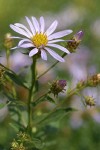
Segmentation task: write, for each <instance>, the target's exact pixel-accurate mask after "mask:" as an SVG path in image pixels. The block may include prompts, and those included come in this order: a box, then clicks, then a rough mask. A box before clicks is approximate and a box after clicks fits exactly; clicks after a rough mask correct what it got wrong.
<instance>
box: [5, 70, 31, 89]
mask: <svg viewBox="0 0 100 150" xmlns="http://www.w3.org/2000/svg"><path fill="white" fill-rule="evenodd" d="M5 74H6V75H7V76H8V77H9V78H10V79H11V80H12V81H13V82H15V83H16V84H17V85H20V86H23V87H25V88H28V87H26V86H25V84H24V81H23V79H22V78H21V77H19V76H18V75H17V74H15V73H13V72H9V71H6V73H5Z"/></svg>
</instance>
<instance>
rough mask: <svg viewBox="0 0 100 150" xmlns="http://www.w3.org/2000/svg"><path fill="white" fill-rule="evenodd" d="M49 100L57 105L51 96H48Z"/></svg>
mask: <svg viewBox="0 0 100 150" xmlns="http://www.w3.org/2000/svg"><path fill="white" fill-rule="evenodd" d="M46 98H47V100H48V101H49V102H51V103H54V104H55V101H54V99H53V98H52V97H50V96H49V95H47V97H46Z"/></svg>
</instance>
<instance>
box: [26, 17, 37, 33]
mask: <svg viewBox="0 0 100 150" xmlns="http://www.w3.org/2000/svg"><path fill="white" fill-rule="evenodd" d="M26 20H27V22H28V24H29V27H30V29H31V31H32V34H33V35H35V29H34V26H33V24H32V22H31V21H30V19H29V18H28V17H26Z"/></svg>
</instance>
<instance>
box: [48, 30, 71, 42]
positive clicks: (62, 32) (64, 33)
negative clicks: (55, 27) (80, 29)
mask: <svg viewBox="0 0 100 150" xmlns="http://www.w3.org/2000/svg"><path fill="white" fill-rule="evenodd" d="M70 33H72V30H64V31H60V32H56V33H54V34H52V35H50V36H49V37H48V40H52V39H58V38H61V37H64V36H66V35H68V34H70Z"/></svg>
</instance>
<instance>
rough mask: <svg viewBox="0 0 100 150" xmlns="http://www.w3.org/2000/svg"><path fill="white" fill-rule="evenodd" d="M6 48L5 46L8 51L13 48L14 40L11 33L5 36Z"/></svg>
mask: <svg viewBox="0 0 100 150" xmlns="http://www.w3.org/2000/svg"><path fill="white" fill-rule="evenodd" d="M4 46H5V48H6V49H10V48H12V47H13V40H12V38H11V34H10V33H7V34H6V35H5V41H4Z"/></svg>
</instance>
